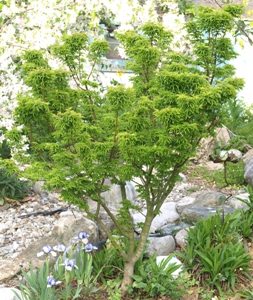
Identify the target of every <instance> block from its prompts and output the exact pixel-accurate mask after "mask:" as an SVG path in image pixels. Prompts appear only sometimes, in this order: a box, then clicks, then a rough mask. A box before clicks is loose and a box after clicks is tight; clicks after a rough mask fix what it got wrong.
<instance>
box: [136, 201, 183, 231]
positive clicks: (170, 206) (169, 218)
mask: <svg viewBox="0 0 253 300" xmlns="http://www.w3.org/2000/svg"><path fill="white" fill-rule="evenodd" d="M160 212H161V213H160V214H159V215H157V216H156V217H155V218H154V220H153V221H152V224H151V228H150V233H155V232H157V231H158V230H160V229H161V228H162V227H163V226H164V225H166V224H168V223H173V222H175V221H176V220H178V219H179V217H180V216H179V214H178V213H177V211H176V203H174V202H165V203H163V205H162V206H161V208H160ZM146 213H147V211H146V210H143V211H142V213H139V212H138V213H133V214H132V217H133V221H134V224H136V231H140V228H138V223H144V221H145V215H146Z"/></svg>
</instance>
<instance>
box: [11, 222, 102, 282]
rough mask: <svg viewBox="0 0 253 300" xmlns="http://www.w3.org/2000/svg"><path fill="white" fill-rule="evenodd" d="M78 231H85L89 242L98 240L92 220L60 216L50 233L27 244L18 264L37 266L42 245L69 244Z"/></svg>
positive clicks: (41, 259) (39, 261)
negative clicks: (88, 236)
mask: <svg viewBox="0 0 253 300" xmlns="http://www.w3.org/2000/svg"><path fill="white" fill-rule="evenodd" d="M79 231H86V232H87V233H89V235H90V238H89V241H90V242H95V241H97V240H98V227H97V226H96V224H95V223H94V222H93V221H91V220H89V219H86V218H84V217H81V218H75V217H74V216H67V217H62V218H60V219H58V222H57V225H56V226H55V227H54V228H53V230H52V233H51V234H49V235H48V234H47V235H45V236H43V237H41V238H38V240H36V241H35V242H32V243H31V244H29V246H28V247H27V248H26V249H25V250H24V251H23V252H22V253H21V255H20V256H19V257H18V259H19V260H20V264H22V265H23V267H24V268H25V269H28V267H29V263H30V262H32V264H33V267H39V266H40V265H41V263H42V262H43V261H44V259H45V257H44V256H41V257H39V258H38V257H37V253H39V252H41V249H42V247H43V246H45V245H50V246H52V247H53V246H55V245H57V244H64V245H66V246H69V245H70V240H71V239H72V238H73V237H75V236H77V234H78V232H79ZM12 274H13V273H12ZM13 275H15V274H13ZM6 278H10V274H9V273H8V272H6Z"/></svg>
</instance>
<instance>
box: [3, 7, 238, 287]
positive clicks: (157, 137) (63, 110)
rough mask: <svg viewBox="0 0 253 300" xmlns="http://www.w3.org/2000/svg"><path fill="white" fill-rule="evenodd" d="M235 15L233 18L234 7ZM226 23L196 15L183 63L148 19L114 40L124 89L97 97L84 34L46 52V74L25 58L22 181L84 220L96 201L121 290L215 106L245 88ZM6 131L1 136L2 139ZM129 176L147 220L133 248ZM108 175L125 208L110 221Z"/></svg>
mask: <svg viewBox="0 0 253 300" xmlns="http://www.w3.org/2000/svg"><path fill="white" fill-rule="evenodd" d="M229 7H230V8H231V6H229ZM234 10H235V11H238V14H239V13H240V11H241V10H240V9H239V8H238V6H235V8H234ZM233 16H234V14H231V13H230V12H229V9H227V8H226V9H225V8H224V9H223V10H215V9H212V8H200V9H199V11H198V12H197V14H196V15H195V17H194V19H193V20H192V21H191V22H189V23H187V25H186V28H187V30H188V33H189V39H190V41H191V43H192V47H193V51H194V55H191V56H186V55H183V54H180V53H174V52H172V51H171V49H170V42H171V41H172V39H173V37H172V34H171V33H170V32H169V31H167V30H166V29H165V28H163V26H162V25H160V24H153V23H150V22H148V23H146V24H145V25H143V26H142V27H141V28H137V29H136V30H132V31H126V32H124V33H118V34H117V39H118V40H119V42H120V43H121V44H122V46H123V47H124V48H125V52H126V54H127V55H128V56H129V58H130V59H129V63H128V65H127V69H131V70H132V71H133V76H132V78H131V81H132V83H133V86H132V87H125V86H122V85H118V86H114V87H108V89H107V90H106V91H104V90H101V85H100V84H99V83H98V79H97V77H96V74H97V65H98V64H99V63H101V56H102V55H103V54H104V53H106V51H107V50H108V49H109V46H108V44H107V42H106V41H104V40H100V39H98V40H94V42H93V43H90V42H89V38H88V37H87V36H86V35H85V34H84V33H75V34H73V35H71V36H68V35H66V36H65V37H64V38H63V40H62V42H61V43H59V44H55V45H53V46H52V47H50V49H49V51H50V53H51V55H53V57H54V58H55V59H57V61H60V62H61V64H62V65H64V66H65V68H64V69H52V68H51V67H50V66H49V64H48V61H47V59H46V57H45V53H42V52H39V51H35V50H32V51H26V52H25V53H24V56H23V65H22V73H23V79H24V82H25V83H26V84H27V85H28V86H30V88H31V92H30V93H29V94H26V95H23V96H20V97H19V104H18V107H17V109H16V111H15V115H16V122H17V124H23V125H24V128H23V133H25V134H26V135H27V136H28V138H29V142H30V152H31V156H30V157H29V162H30V163H31V164H32V167H31V168H28V169H27V171H26V174H27V176H30V177H31V178H33V179H38V178H40V177H42V178H43V179H45V180H46V183H47V187H48V188H56V189H59V190H60V191H61V196H62V198H63V199H64V200H66V201H69V202H72V203H75V204H76V205H78V206H79V207H80V208H85V209H86V210H87V212H88V213H89V207H88V204H87V202H86V199H87V197H89V198H90V199H92V200H93V201H95V202H96V203H97V210H96V212H95V214H89V215H90V216H91V217H92V218H94V220H96V222H97V223H98V224H99V225H100V226H101V228H102V229H103V230H104V231H105V233H106V235H107V236H108V237H109V239H111V241H112V243H113V245H114V246H115V247H117V248H118V250H119V253H120V255H121V256H122V257H123V260H124V276H123V281H122V288H123V289H124V290H126V289H127V285H128V284H130V283H131V281H132V275H133V273H134V265H135V263H136V262H137V261H138V259H139V258H140V256H141V255H142V253H143V251H144V248H145V244H146V240H147V237H148V234H149V230H150V226H151V223H152V221H153V219H154V218H155V217H156V216H157V215H158V214H159V211H160V208H161V206H162V204H163V202H164V201H165V199H166V198H167V196H168V194H169V193H170V192H171V191H172V189H173V187H174V185H175V182H176V180H177V178H178V174H179V172H180V170H181V168H182V167H183V166H184V165H185V163H186V162H187V161H188V159H189V158H190V157H192V156H193V154H194V152H195V149H196V147H197V146H198V144H199V141H200V139H201V138H202V137H204V136H206V135H208V134H209V133H211V134H212V133H213V129H214V127H215V126H217V125H218V124H219V120H220V116H221V106H222V105H223V104H224V103H226V101H228V99H231V98H234V97H235V96H236V93H237V90H238V89H239V88H241V87H242V85H243V82H242V80H240V79H238V78H234V77H233V75H234V69H233V68H232V66H230V65H227V64H226V61H227V60H229V59H230V58H233V57H235V56H236V53H235V52H234V50H233V47H232V44H231V41H230V40H229V39H227V38H225V36H226V33H227V32H228V31H229V30H231V28H232V24H233ZM221 20H222V22H221ZM207 33H208V34H207ZM222 63H223V64H224V65H223V67H220V65H221V64H222ZM88 66H89V67H88ZM69 80H71V81H72V85H71V86H70V85H69V83H68V82H69ZM73 85H75V87H74V88H73ZM14 133H15V132H14V131H12V132H9V134H8V137H9V139H10V140H11V139H12V137H13V135H14ZM15 137H16V136H15ZM14 142H15V143H14V144H15V145H16V144H17V142H18V139H17V138H16V139H15V140H14ZM22 158H23V159H24V157H22ZM137 177H139V178H140V181H138V182H136V185H137V189H138V192H139V195H140V197H141V198H142V199H144V200H145V201H146V207H147V214H146V216H145V221H144V223H143V226H142V232H141V235H140V238H139V240H138V242H137V243H136V241H135V237H134V231H133V227H134V224H133V220H132V218H131V213H130V211H131V209H132V208H135V207H134V206H133V205H132V204H131V203H130V202H129V201H128V200H126V194H125V187H124V186H125V181H130V180H134V178H137ZM107 178H110V179H111V182H112V183H116V184H118V185H119V186H120V187H121V191H122V196H123V201H122V208H121V209H120V210H119V212H118V215H117V216H115V215H114V214H113V213H112V211H111V210H110V208H109V207H108V206H107V205H106V203H105V201H104V198H103V197H102V196H101V193H102V192H103V191H105V190H108V189H109V188H110V187H109V186H107V185H105V182H106V179H107ZM101 208H103V209H104V210H105V211H106V212H107V214H108V215H109V217H110V218H111V219H112V221H113V222H114V224H115V226H116V228H117V231H118V233H119V234H120V235H122V236H123V237H124V238H125V240H127V243H126V245H127V246H126V250H125V249H124V248H121V247H118V245H117V242H116V241H115V240H114V239H113V238H112V233H111V232H110V231H109V230H108V229H107V228H106V227H105V225H104V224H103V223H102V221H101V220H100V218H99V212H100V209H101Z"/></svg>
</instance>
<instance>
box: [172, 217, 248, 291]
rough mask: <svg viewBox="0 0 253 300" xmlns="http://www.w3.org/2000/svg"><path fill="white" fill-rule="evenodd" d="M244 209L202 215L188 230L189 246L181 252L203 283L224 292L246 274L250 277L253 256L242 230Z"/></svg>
mask: <svg viewBox="0 0 253 300" xmlns="http://www.w3.org/2000/svg"><path fill="white" fill-rule="evenodd" d="M241 213H242V212H235V213H234V214H232V215H230V214H227V215H226V216H225V217H224V216H222V214H221V212H217V214H216V215H215V216H209V218H208V219H207V220H206V219H203V218H202V219H200V220H199V221H198V222H197V223H196V224H195V226H194V227H191V228H190V229H189V230H188V237H187V246H186V247H185V248H183V252H182V253H179V254H178V255H179V256H181V257H182V259H183V263H184V265H185V266H186V268H187V269H188V270H190V271H191V272H192V274H193V275H194V276H196V277H197V278H200V283H201V285H203V286H204V287H209V288H210V289H211V290H213V289H215V290H217V291H218V293H219V294H220V295H222V294H223V292H224V291H226V290H229V289H233V288H234V286H235V283H236V282H238V281H239V280H242V278H243V277H245V278H250V276H249V270H250V267H249V262H250V260H251V257H250V255H249V253H247V252H246V250H245V248H244V244H243V243H242V239H241V236H240V233H239V232H238V225H239V224H240V221H241Z"/></svg>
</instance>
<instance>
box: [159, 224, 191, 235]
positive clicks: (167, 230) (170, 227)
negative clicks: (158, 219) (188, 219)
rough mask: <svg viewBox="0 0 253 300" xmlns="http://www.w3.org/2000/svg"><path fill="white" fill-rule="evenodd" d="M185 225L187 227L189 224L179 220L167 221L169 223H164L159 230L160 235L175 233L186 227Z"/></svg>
mask: <svg viewBox="0 0 253 300" xmlns="http://www.w3.org/2000/svg"><path fill="white" fill-rule="evenodd" d="M187 227H189V225H188V224H186V223H184V222H180V223H177V224H175V223H169V224H166V225H165V226H163V227H162V228H161V229H160V230H159V231H160V233H161V235H175V234H176V233H177V232H179V231H180V230H181V229H183V228H187Z"/></svg>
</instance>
